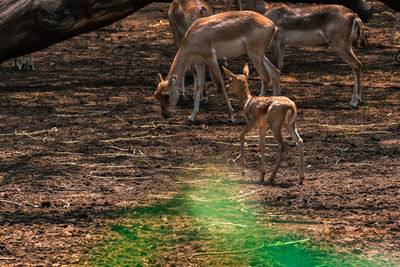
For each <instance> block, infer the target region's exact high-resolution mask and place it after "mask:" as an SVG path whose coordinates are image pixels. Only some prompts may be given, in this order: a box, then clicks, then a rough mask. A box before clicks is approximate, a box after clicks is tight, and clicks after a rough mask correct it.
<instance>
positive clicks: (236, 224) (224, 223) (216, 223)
mask: <svg viewBox="0 0 400 267" xmlns="http://www.w3.org/2000/svg"><path fill="white" fill-rule="evenodd" d="M215 225H232V226H237V227H243V228H246V227H248V226H247V225H245V224H240V223H231V222H215V223H212V224H210V226H215Z"/></svg>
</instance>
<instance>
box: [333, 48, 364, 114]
mask: <svg viewBox="0 0 400 267" xmlns="http://www.w3.org/2000/svg"><path fill="white" fill-rule="evenodd" d="M333 48H334V49H335V51H336V53H337V54H338V55H339V56H340V57H341V58H342V59H343V60H344V61H345V62H346V63H347V64H349V66H350V68H351V69H352V70H353V75H354V89H353V98H352V99H351V101H350V105H351V106H353V107H357V106H358V104H359V103H360V102H361V85H360V76H361V62H360V61H359V60H358V58H357V57H356V56H355V55H354V52H353V49H352V48H351V44H349V45H348V46H347V48H343V49H340V48H338V47H333Z"/></svg>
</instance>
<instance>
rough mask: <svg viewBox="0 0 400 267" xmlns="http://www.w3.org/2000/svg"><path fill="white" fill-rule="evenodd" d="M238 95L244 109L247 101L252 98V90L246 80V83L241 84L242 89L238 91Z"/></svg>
mask: <svg viewBox="0 0 400 267" xmlns="http://www.w3.org/2000/svg"><path fill="white" fill-rule="evenodd" d="M237 96H238V98H239V102H240V105H241V106H242V108H243V109H244V107H245V105H246V103H247V101H248V100H249V99H250V98H251V94H250V90H249V86H248V84H247V81H246V82H245V84H242V85H241V88H240V90H239V91H238V92H237Z"/></svg>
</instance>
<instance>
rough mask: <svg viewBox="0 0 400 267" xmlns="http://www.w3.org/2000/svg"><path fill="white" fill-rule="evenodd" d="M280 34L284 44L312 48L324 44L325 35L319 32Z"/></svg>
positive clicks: (285, 32)
mask: <svg viewBox="0 0 400 267" xmlns="http://www.w3.org/2000/svg"><path fill="white" fill-rule="evenodd" d="M281 34H282V35H281V36H282V37H283V38H282V43H284V44H293V45H304V46H313V45H319V44H323V43H326V38H325V35H324V33H323V32H322V31H321V30H313V31H284V32H282V33H281Z"/></svg>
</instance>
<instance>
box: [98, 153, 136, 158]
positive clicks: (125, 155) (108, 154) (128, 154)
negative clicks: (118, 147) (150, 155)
mask: <svg viewBox="0 0 400 267" xmlns="http://www.w3.org/2000/svg"><path fill="white" fill-rule="evenodd" d="M94 156H101V157H132V158H141V157H143V155H136V154H131V153H124V154H122V153H102V154H94Z"/></svg>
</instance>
